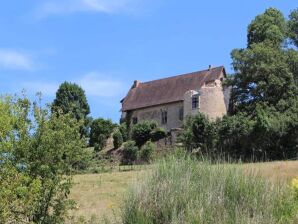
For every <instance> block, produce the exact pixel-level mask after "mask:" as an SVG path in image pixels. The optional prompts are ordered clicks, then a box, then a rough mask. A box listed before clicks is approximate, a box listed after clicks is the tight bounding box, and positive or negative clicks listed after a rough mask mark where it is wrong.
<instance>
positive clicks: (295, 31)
mask: <svg viewBox="0 0 298 224" xmlns="http://www.w3.org/2000/svg"><path fill="white" fill-rule="evenodd" d="M288 26H289V37H290V38H291V40H292V42H293V43H294V44H295V45H296V47H298V9H296V10H293V11H292V12H291V14H290V16H289V22H288Z"/></svg>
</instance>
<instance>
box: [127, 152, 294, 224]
mask: <svg viewBox="0 0 298 224" xmlns="http://www.w3.org/2000/svg"><path fill="white" fill-rule="evenodd" d="M297 205H298V201H297V199H296V198H295V194H294V191H292V190H291V189H290V188H289V187H287V186H284V185H280V184H278V183H272V182H268V181H265V180H264V179H263V178H261V177H260V176H259V175H258V174H256V173H255V172H253V171H251V172H247V173H244V171H243V170H242V169H239V165H229V164H226V165H225V164H214V165H211V164H210V163H208V162H199V161H197V160H193V159H191V158H190V157H188V156H186V157H182V158H177V157H170V158H167V159H165V160H164V161H162V162H161V163H160V164H158V166H157V168H156V170H155V171H154V172H153V173H152V174H151V175H149V177H148V178H147V179H145V181H144V182H143V183H142V184H140V183H138V184H137V185H136V186H135V187H134V188H133V189H131V191H130V193H129V194H128V196H127V197H126V199H125V202H124V207H123V209H122V221H121V222H122V223H130V224H133V223H137V224H141V223H221V224H222V223H264V224H265V223H268V224H274V223H287V224H290V223H296V222H297V221H298V220H297V218H298V217H297V210H296V209H297Z"/></svg>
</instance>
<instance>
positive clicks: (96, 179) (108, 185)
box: [71, 161, 298, 220]
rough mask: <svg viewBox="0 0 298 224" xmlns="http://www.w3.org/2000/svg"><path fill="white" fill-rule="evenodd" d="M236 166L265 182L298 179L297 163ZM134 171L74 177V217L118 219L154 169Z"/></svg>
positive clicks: (72, 195) (140, 168)
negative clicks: (135, 188) (132, 189)
mask: <svg viewBox="0 0 298 224" xmlns="http://www.w3.org/2000/svg"><path fill="white" fill-rule="evenodd" d="M223 166H226V165H223ZM228 166H235V165H228ZM236 166H237V168H239V169H244V172H247V173H251V171H253V172H255V173H259V174H260V175H261V176H262V177H263V178H264V179H265V180H269V181H271V182H282V183H284V184H289V183H290V181H291V180H292V179H293V178H294V177H297V176H298V161H281V162H267V163H251V164H250V163H248V164H240V165H238V164H237V165H236ZM122 169H123V168H122ZM133 169H135V170H130V167H126V168H125V169H123V171H122V170H121V171H119V169H118V168H117V169H114V171H112V172H108V173H100V174H81V175H75V176H74V183H75V184H74V186H73V188H72V189H71V198H72V199H74V200H75V201H76V202H77V209H76V210H75V211H72V212H71V214H72V215H74V216H75V217H76V218H80V219H81V220H101V219H103V218H109V219H118V218H119V216H120V207H121V206H122V205H123V199H124V195H125V194H126V193H127V191H128V190H129V189H130V186H132V185H137V183H138V182H141V180H142V178H144V177H146V176H148V173H149V172H150V170H152V169H153V168H152V167H148V166H147V167H146V168H145V169H142V167H140V166H138V167H133ZM83 217H84V218H83Z"/></svg>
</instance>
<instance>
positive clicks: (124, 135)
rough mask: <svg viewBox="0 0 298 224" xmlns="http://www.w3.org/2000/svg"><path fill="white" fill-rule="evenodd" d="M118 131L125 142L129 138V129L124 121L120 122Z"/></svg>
mask: <svg viewBox="0 0 298 224" xmlns="http://www.w3.org/2000/svg"><path fill="white" fill-rule="evenodd" d="M119 131H120V132H121V135H122V138H123V142H126V141H128V140H129V131H128V127H127V124H126V123H122V124H121V125H120V126H119Z"/></svg>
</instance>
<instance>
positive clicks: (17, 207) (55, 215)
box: [0, 97, 84, 224]
mask: <svg viewBox="0 0 298 224" xmlns="http://www.w3.org/2000/svg"><path fill="white" fill-rule="evenodd" d="M31 114H33V116H32V115H31ZM0 124H1V125H0V126H1V128H0V130H1V131H0V139H1V141H0V173H1V176H0V181H1V185H0V195H1V200H0V208H1V209H0V222H1V223H51V224H52V223H63V222H64V219H65V215H66V212H67V210H68V209H69V208H71V207H73V202H72V201H71V200H69V199H68V195H69V191H70V187H71V185H72V177H71V173H72V170H73V168H74V167H76V164H78V161H80V159H81V158H82V147H83V145H84V139H81V136H80V133H79V130H80V126H81V123H80V122H77V120H76V119H74V118H73V117H72V116H70V115H63V114H59V116H57V114H56V113H53V114H51V113H50V111H49V109H48V108H45V109H43V108H42V107H41V106H40V105H39V104H38V103H34V104H33V105H32V104H31V103H30V101H29V100H28V99H27V98H26V97H22V98H17V99H10V98H7V99H3V98H1V99H0Z"/></svg>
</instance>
